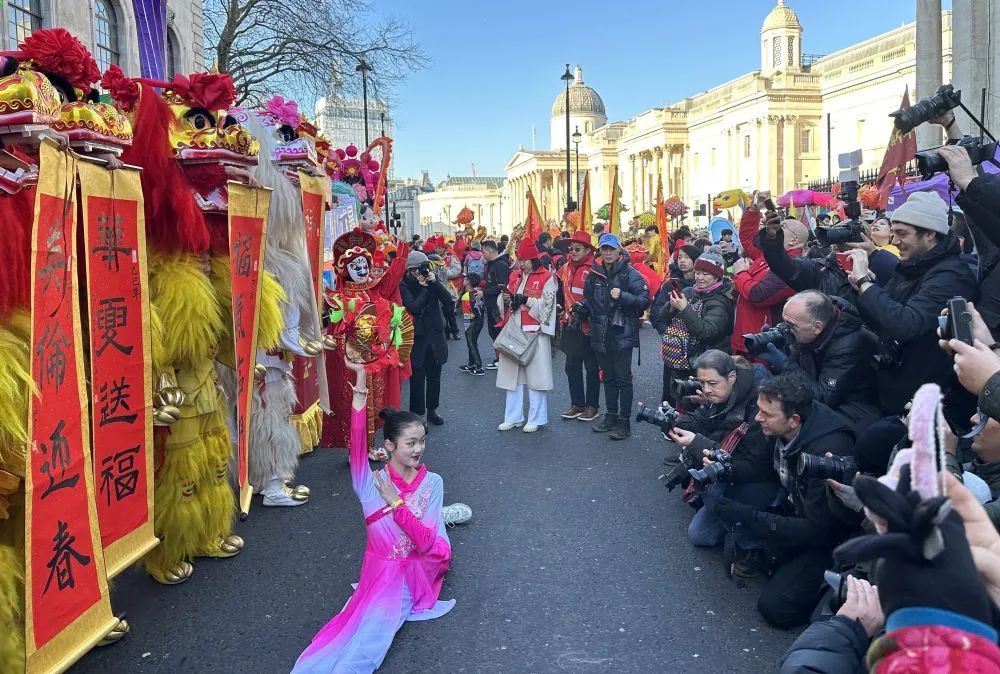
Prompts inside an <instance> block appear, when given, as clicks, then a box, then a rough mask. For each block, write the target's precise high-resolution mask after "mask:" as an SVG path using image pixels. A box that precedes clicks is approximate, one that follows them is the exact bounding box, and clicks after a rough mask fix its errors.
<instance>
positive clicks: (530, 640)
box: [72, 327, 795, 674]
mask: <svg viewBox="0 0 1000 674" xmlns="http://www.w3.org/2000/svg"><path fill="white" fill-rule="evenodd" d="M642 334H643V347H644V348H643V354H642V357H643V365H642V367H638V368H636V374H635V381H636V398H637V399H638V400H642V399H643V396H644V394H652V395H653V396H655V395H657V394H656V393H655V392H657V391H659V389H660V372H661V366H660V360H659V356H658V354H657V351H656V347H657V339H656V335H655V334H654V332H653V331H652V330H651V329H650V328H649V327H646V328H644V329H643V331H642ZM481 343H482V345H483V347H485V346H486V344H487V341H486V338H485V335H484V337H483V339H482V342H481ZM484 352H485V348H484ZM465 358H466V355H465V344H464V342H452V343H451V360H450V361H449V363H448V364H447V365H446V366H445V376H444V386H443V389H444V390H443V394H442V398H443V403H442V409H441V413H442V415H443V416H444V417H445V419H446V424H445V425H444V426H442V427H439V428H438V427H435V428H433V429H432V430H431V434H430V437H429V439H428V451H427V453H426V455H425V457H426V461H427V463H428V466H429V468H430V469H431V470H433V471H435V472H438V473H440V474H441V475H442V476H443V477H444V480H445V485H446V493H445V502H446V503H450V502H453V501H462V502H464V503H467V504H469V505H470V506H471V507H472V508H473V511H474V517H473V520H472V522H470V523H469V524H467V525H464V526H460V527H456V528H454V529H452V530H451V531H450V532H449V535H450V537H451V541H452V546H453V562H452V568H451V572H450V573H449V575H448V578H447V580H446V582H445V586H444V591H443V593H442V598H455V599H457V600H458V604H457V605H456V607H455V609H454V610H453V611H452V612H451V613H450V614H448V615H447V616H445V617H443V618H441V619H439V620H434V621H429V622H418V623H408V624H406V625H404V626H403V628H402V629H401V630H400V632H399V633H398V634H397V635H396V639H395V642H394V643H393V646H392V648H391V650H390V651H389V654H388V656H387V657H386V660H385V662H384V663H383V666H382V669H381V670H380V671H382V672H413V673H419V674H427V673H428V672H434V673H437V672H449V673H450V672H605V671H612V670H614V671H616V672H653V671H659V672H712V673H718V672H741V673H748V672H771V671H775V670H776V667H777V663H778V661H779V659H780V657H781V655H782V653H783V652H784V651H785V649H786V648H787V647H788V645H789V644H790V643H791V641H792V640H793V639H794V636H795V635H794V634H791V633H787V632H781V631H778V630H774V629H772V628H770V627H768V626H767V625H766V624H765V623H764V622H763V620H761V619H760V617H759V616H758V614H757V612H756V609H755V602H756V598H757V591H756V589H755V586H753V585H751V586H750V587H749V588H746V589H737V588H736V587H735V586H734V585H733V584H732V582H731V581H729V580H727V579H726V578H725V576H724V574H723V569H722V563H721V559H720V554H719V553H718V552H716V551H711V550H696V549H695V548H693V547H692V546H691V545H690V544H689V543H688V541H687V539H686V536H685V529H686V527H687V523H688V521H689V520H690V516H691V510H690V508H688V506H686V505H684V504H683V503H681V501H680V499H679V497H678V495H677V492H676V491H675V492H674V493H672V494H668V493H667V491H666V490H665V489H664V488H663V487H662V486H661V483H660V482H658V481H657V476H658V475H659V474H660V473H661V472H662V471H661V470H660V469H661V460H662V458H663V451H662V442H661V440H660V439H659V431H658V429H656V428H655V427H653V426H649V425H647V424H639V425H636V424H635V423H634V422H633V437H632V439H631V441H630V442H625V443H621V442H612V441H611V440H609V439H607V437H606V436H603V435H597V434H595V433H593V432H591V430H590V428H589V424H584V423H580V422H576V421H562V420H561V419H559V416H558V415H559V413H560V412H561V411H562V410H563V409H565V408H566V407H568V406H569V404H568V403H569V398H568V394H567V392H566V389H565V379H564V376H563V375H562V374H561V373H562V363H563V360H562V355H561V354H559V355H557V356H556V358H555V362H554V365H553V366H554V368H555V369H556V382H557V390H555V391H553V392H552V393H551V394H550V398H549V415H550V423H549V425H548V427H547V428H545V429H544V430H543V431H541V432H539V433H535V434H531V435H529V434H524V433H521V432H520V431H512V432H509V433H499V432H497V430H496V426H497V424H498V423H500V421H502V416H503V395H502V391H500V390H498V389H497V388H496V387H495V386H494V375H493V374H491V373H488V374H487V376H485V377H473V376H470V375H466V374H464V373H461V372H459V371H458V369H457V368H458V366H459V365H461V364H463V363H464V362H465ZM602 398H603V396H602ZM404 400H405V392H404ZM299 481H300V482H302V483H304V484H307V485H309V486H310V487H311V488H312V500H311V501H310V502H309V503H308V504H306V505H305V506H301V507H299V508H294V509H284V508H263V507H260V506H259V501H257V502H256V503H255V506H254V508H253V510H252V511H251V514H250V518H249V520H248V521H247V522H243V523H240V524H238V526H237V528H236V531H237V532H238V533H239V534H241V535H242V536H243V537H244V538H245V539H246V542H247V547H246V549H245V550H244V551H243V553H242V554H240V555H239V556H237V557H235V558H232V559H227V560H201V561H198V562H197V563H196V565H195V574H194V576H193V577H192V578H191V580H189V581H188V582H187V583H184V584H183V585H179V586H175V587H165V586H161V585H157V584H156V583H154V582H153V581H152V580H150V579H149V578H148V577H146V576H145V575H144V574H143V573H142V572H141V571H139V570H132V571H129V572H126V573H125V574H123V575H122V576H121V577H119V578H118V579H116V581H115V582H114V585H113V595H112V601H113V606H114V609H115V611H116V612H117V613H119V614H121V613H124V614H125V616H126V617H127V619H128V620H129V622H130V623H131V625H132V633H131V634H130V635H129V636H128V637H127V638H125V639H124V640H122V641H121V642H119V643H118V644H115V645H113V646H110V647H106V648H103V649H97V650H95V651H93V652H91V653H90V654H88V655H87V656H86V657H85V658H84V659H83V660H81V661H80V662H79V663H78V664H77V666H76V667H75V668H74V669H73V670H72V671H74V672H80V673H83V672H94V673H100V674H109V673H113V672H143V673H146V672H150V673H151V672H248V673H256V672H262V673H265V672H267V673H269V672H287V671H289V669H290V668H291V666H292V664H293V663H294V661H295V658H296V657H297V656H298V654H299V653H300V652H301V651H302V649H303V648H305V646H306V645H307V644H308V643H309V641H310V639H311V638H312V635H313V634H314V633H315V632H316V631H317V630H318V629H319V628H320V627H322V626H323V625H324V624H325V623H326V622H327V621H328V620H329V619H330V617H331V616H333V615H334V614H335V613H337V611H338V610H339V609H340V608H341V607H342V606H343V605H344V602H345V601H346V600H347V598H348V597H349V595H350V592H351V583H352V582H355V581H356V580H357V576H358V573H359V570H360V564H361V556H362V552H363V549H364V526H363V522H362V518H361V511H360V507H359V505H358V503H357V501H356V500H355V496H354V494H353V492H352V491H351V487H350V480H349V476H348V471H347V456H346V452H345V451H343V450H318V451H316V452H314V453H313V454H311V455H309V456H306V457H304V458H303V460H302V463H301V466H300V470H299Z"/></svg>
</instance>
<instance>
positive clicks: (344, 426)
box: [323, 229, 409, 449]
mask: <svg viewBox="0 0 1000 674" xmlns="http://www.w3.org/2000/svg"><path fill="white" fill-rule="evenodd" d="M397 250H398V251H399V252H398V253H397V255H396V259H395V260H393V261H392V263H391V264H389V266H388V267H387V268H386V267H384V264H383V263H382V260H381V259H380V258H381V253H380V251H379V250H378V244H377V242H376V240H375V237H374V236H372V235H371V234H369V233H367V232H364V231H362V230H360V229H355V230H354V231H352V232H348V233H347V234H343V235H341V236H340V237H338V238H337V240H336V241H335V242H334V245H333V251H334V269H335V272H336V275H337V280H336V288H335V289H327V290H326V293H325V295H326V305H327V310H328V311H329V317H330V324H329V325H328V327H327V333H328V334H329V335H330V336H332V337H333V338H334V339H336V340H337V342H338V349H337V350H338V352H339V351H341V349H342V348H343V343H344V341H345V340H346V339H348V338H351V337H353V336H356V335H357V332H358V330H359V329H361V330H364V329H369V328H371V329H378V330H383V329H388V330H390V331H392V332H393V333H394V332H395V330H403V328H404V327H405V326H404V323H408V322H409V317H408V316H406V315H405V311H404V310H403V309H402V306H401V305H400V304H397V303H395V302H392V301H391V298H392V297H393V296H394V295H398V293H399V282H400V280H401V279H402V277H403V274H404V273H405V272H406V255H407V252H408V249H407V246H406V245H405V244H404V245H401V246H400V247H399V248H398V249H397ZM362 316H363V317H362ZM359 317H362V318H359ZM370 317H374V318H375V319H376V322H373V321H371V318H370ZM385 319H388V321H386V320H385ZM391 339H392V336H391V335H390V334H389V333H384V334H383V335H382V336H381V338H376V339H374V340H372V339H364V338H361V341H362V342H372V341H374V342H375V343H376V344H378V345H380V346H379V347H373V348H372V349H371V350H370V352H369V357H368V358H366V361H367V362H368V367H367V368H366V369H368V371H369V375H370V383H369V390H370V394H369V396H368V401H369V405H370V406H371V407H372V409H374V410H375V412H376V413H377V412H378V410H380V409H381V408H382V407H384V406H386V405H389V406H392V405H393V401H394V400H395V404H397V405H398V402H399V381H400V380H399V372H400V370H401V369H402V364H403V362H407V361H408V354H407V353H406V352H405V351H404V353H403V354H398V349H397V353H396V354H395V355H394V354H393V353H387V351H389V347H387V344H388V343H389V342H390V341H391ZM401 355H402V356H405V357H400V356H401ZM326 372H327V381H328V382H329V385H330V409H331V410H333V418H332V419H327V421H326V423H324V424H323V446H324V447H347V443H348V442H349V440H350V430H351V429H350V421H351V415H350V407H351V397H352V395H353V394H352V392H351V387H350V385H349V384H348V381H349V380H350V377H349V376H348V374H349V373H348V372H347V370H346V368H345V366H344V361H343V358H341V357H336V356H334V357H331V358H327V359H326ZM375 416H376V415H375V414H370V415H369V416H368V447H369V449H372V448H374V443H373V438H374V435H375V422H374V420H375Z"/></svg>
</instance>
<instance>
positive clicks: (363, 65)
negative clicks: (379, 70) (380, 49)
mask: <svg viewBox="0 0 1000 674" xmlns="http://www.w3.org/2000/svg"><path fill="white" fill-rule="evenodd" d="M371 70H372V69H371V66H369V65H368V63H367V62H366V61H365V60H364V59H361V60H360V61H358V66H357V67H356V68H355V69H354V71H355V72H359V73H361V100H362V105H363V106H364V114H365V147H368V144H369V142H370V141H369V140H368V73H370V72H371Z"/></svg>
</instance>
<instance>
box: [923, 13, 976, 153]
mask: <svg viewBox="0 0 1000 674" xmlns="http://www.w3.org/2000/svg"><path fill="white" fill-rule="evenodd" d="M991 1H992V0H985V1H984V0H953V2H952V10H951V34H952V36H954V37H952V40H951V45H952V46H951V64H952V65H951V81H952V84H954V85H955V89H958V90H960V91H961V92H962V102H963V103H965V105H966V106H968V108H969V109H970V110H972V111H973V112H974V113H976V115H977V116H978V115H979V111H980V107H981V99H982V88H983V85H984V84H986V83H987V82H988V80H989V75H988V73H989V69H990V59H991V57H992V55H991V54H990V45H989V39H990V25H989V18H990V17H989V14H990V7H989V5H990V3H991ZM921 95H922V96H923V95H926V94H921ZM991 102H992V101H991V99H990V98H989V97H987V100H986V110H987V117H988V118H989V117H990V114H989V110H990V108H991V107H992V106H991ZM955 114H956V115H957V117H958V123H959V124H960V125H961V127H962V130H963V131H964V132H965V133H968V134H974V133H975V131H976V127H974V126H973V124H972V120H971V119H969V117H968V115H966V114H965V112H963V111H962V110H955ZM984 123H985V124H986V126H987V128H989V126H990V122H989V121H986V120H984Z"/></svg>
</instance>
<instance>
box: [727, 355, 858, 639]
mask: <svg viewBox="0 0 1000 674" xmlns="http://www.w3.org/2000/svg"><path fill="white" fill-rule="evenodd" d="M757 404H758V406H759V412H758V414H757V421H758V422H759V423H760V426H761V429H762V430H763V432H764V435H766V436H768V437H771V438H774V439H775V446H774V458H773V460H774V469H775V470H776V471H777V473H778V476H779V478H780V480H781V485H782V487H783V491H784V492H786V493H785V494H782V497H781V498H780V499H779V500H776V501H775V502H774V503H775V505H773V506H771V507H768V508H760V507H752V506H748V505H746V504H744V503H740V502H739V501H736V500H735V499H729V498H726V497H723V498H720V499H718V501H717V503H716V505H715V509H716V512H717V514H718V516H719V517H720V518H721V519H722V521H723V522H724V523H725V524H726V525H728V526H730V527H733V528H735V529H736V530H739V529H744V528H745V529H749V531H750V532H751V533H752V534H753V535H755V536H757V537H759V539H760V540H762V541H763V542H764V544H765V545H766V546H767V551H768V553H770V554H771V556H772V557H773V558H775V559H776V560H777V568H776V569H775V571H774V573H773V574H772V575H771V578H770V579H769V580H768V581H767V583H766V584H765V586H764V588H763V590H762V591H761V594H760V598H759V599H758V600H757V609H758V610H759V611H760V613H761V615H762V616H763V617H764V619H765V620H767V621H768V622H769V623H770V624H772V625H774V626H775V627H783V628H789V627H795V626H797V625H801V624H803V623H805V622H806V621H808V620H809V616H810V614H811V613H812V610H813V608H814V607H815V606H816V602H817V601H819V598H820V593H821V589H822V586H823V571H824V570H826V569H827V568H829V567H830V565H831V563H832V561H833V557H832V551H833V548H834V547H835V546H836V545H837V544H838V543H840V542H841V541H842V540H844V539H845V538H846V537H847V536H848V534H849V533H850V528H849V527H848V526H847V525H845V524H844V523H843V522H842V521H841V520H839V519H838V518H837V517H836V516H835V515H834V513H833V512H832V511H831V510H830V507H829V505H828V500H827V499H828V495H827V485H826V480H827V479H828V478H832V479H835V480H838V481H841V482H843V481H848V482H849V481H850V480H851V479H852V478H853V477H854V474H855V473H856V472H857V468H856V464H855V463H854V461H853V458H852V457H851V452H852V448H853V440H854V438H853V434H852V433H851V430H850V428H849V427H848V425H847V423H846V422H845V421H844V420H843V419H842V418H841V417H840V416H839V415H838V414H836V413H834V411H833V410H831V409H830V408H829V407H827V406H826V405H824V404H822V403H820V402H818V401H816V400H814V397H813V391H812V386H811V384H810V382H809V381H808V380H807V379H805V377H804V376H803V375H802V374H801V373H799V372H789V373H787V374H782V375H779V376H777V377H775V378H774V379H771V380H768V381H765V382H764V383H762V384H761V385H760V391H759V395H758V400H757ZM828 454H829V455H830V456H827V455H828Z"/></svg>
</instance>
